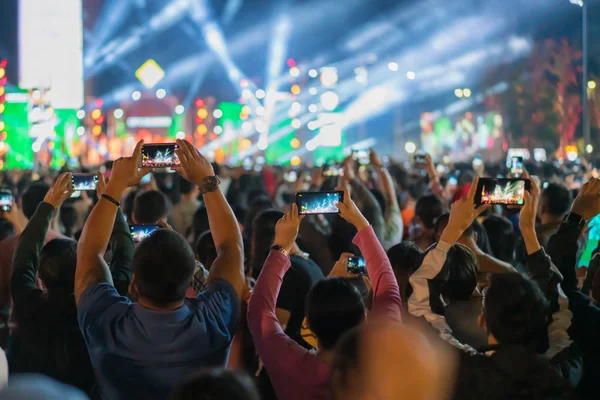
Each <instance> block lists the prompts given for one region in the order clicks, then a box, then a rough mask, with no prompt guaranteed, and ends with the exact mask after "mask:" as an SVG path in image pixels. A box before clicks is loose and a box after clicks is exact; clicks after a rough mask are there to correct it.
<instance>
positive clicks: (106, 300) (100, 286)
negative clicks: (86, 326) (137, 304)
mask: <svg viewBox="0 0 600 400" xmlns="http://www.w3.org/2000/svg"><path fill="white" fill-rule="evenodd" d="M131 304H132V303H131V301H130V300H129V299H128V298H127V297H123V296H121V295H119V293H118V292H117V290H116V289H115V288H114V286H112V285H111V284H109V283H106V282H101V283H95V284H92V285H90V286H88V287H87V288H86V289H85V290H84V291H83V293H82V294H81V297H80V298H79V303H78V304H77V313H78V315H79V318H80V322H81V319H82V318H83V316H84V315H87V316H88V317H89V316H100V315H102V314H105V313H107V312H109V311H110V308H111V307H113V306H115V305H123V306H130V305H131Z"/></svg>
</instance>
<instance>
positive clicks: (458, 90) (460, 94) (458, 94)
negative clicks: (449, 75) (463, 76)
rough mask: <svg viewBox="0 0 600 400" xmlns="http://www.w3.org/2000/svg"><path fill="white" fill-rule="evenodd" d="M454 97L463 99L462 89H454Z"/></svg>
mask: <svg viewBox="0 0 600 400" xmlns="http://www.w3.org/2000/svg"><path fill="white" fill-rule="evenodd" d="M454 95H455V96H456V97H463V91H462V89H454Z"/></svg>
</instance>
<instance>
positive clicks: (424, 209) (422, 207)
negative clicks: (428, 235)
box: [415, 194, 445, 229]
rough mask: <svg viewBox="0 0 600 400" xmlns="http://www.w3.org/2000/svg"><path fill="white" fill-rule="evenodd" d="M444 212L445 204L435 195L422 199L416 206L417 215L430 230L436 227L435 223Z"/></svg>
mask: <svg viewBox="0 0 600 400" xmlns="http://www.w3.org/2000/svg"><path fill="white" fill-rule="evenodd" d="M444 211H445V209H444V203H442V201H441V200H440V199H439V198H438V197H437V196H436V195H433V194H428V195H425V196H423V197H421V198H420V199H419V200H417V204H416V205H415V215H416V216H417V217H419V218H420V219H421V221H423V225H425V227H426V228H428V229H433V228H434V227H435V221H437V219H438V218H439V217H440V216H441V215H442V214H443V213H444Z"/></svg>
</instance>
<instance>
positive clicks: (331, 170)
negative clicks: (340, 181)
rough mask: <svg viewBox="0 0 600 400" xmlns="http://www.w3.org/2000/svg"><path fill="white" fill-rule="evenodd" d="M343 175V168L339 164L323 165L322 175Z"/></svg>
mask: <svg viewBox="0 0 600 400" xmlns="http://www.w3.org/2000/svg"><path fill="white" fill-rule="evenodd" d="M342 175H344V168H343V167H342V166H340V165H325V166H324V167H323V176H327V177H330V176H342Z"/></svg>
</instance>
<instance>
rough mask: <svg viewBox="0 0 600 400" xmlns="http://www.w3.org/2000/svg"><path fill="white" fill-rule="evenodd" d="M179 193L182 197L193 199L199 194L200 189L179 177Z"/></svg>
mask: <svg viewBox="0 0 600 400" xmlns="http://www.w3.org/2000/svg"><path fill="white" fill-rule="evenodd" d="M179 191H180V192H181V194H182V195H187V196H188V197H190V198H192V199H195V198H197V197H198V195H199V194H200V189H199V188H198V186H196V185H194V184H193V183H191V182H190V181H188V180H187V179H185V178H183V177H180V179H179Z"/></svg>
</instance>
